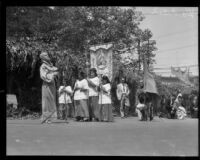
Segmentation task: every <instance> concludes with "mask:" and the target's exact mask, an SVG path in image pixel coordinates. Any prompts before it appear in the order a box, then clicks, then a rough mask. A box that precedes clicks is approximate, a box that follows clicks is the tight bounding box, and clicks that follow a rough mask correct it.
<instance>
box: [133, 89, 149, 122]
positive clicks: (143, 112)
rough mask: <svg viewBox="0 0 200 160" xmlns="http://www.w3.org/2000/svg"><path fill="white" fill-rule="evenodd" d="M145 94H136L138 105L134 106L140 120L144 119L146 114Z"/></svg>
mask: <svg viewBox="0 0 200 160" xmlns="http://www.w3.org/2000/svg"><path fill="white" fill-rule="evenodd" d="M144 99H145V94H144V93H141V94H139V95H138V105H137V106H136V112H137V114H138V118H139V120H140V121H143V120H145V119H146V118H145V117H146V115H147V106H146V105H145V104H144Z"/></svg>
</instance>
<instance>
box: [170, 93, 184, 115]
mask: <svg viewBox="0 0 200 160" xmlns="http://www.w3.org/2000/svg"><path fill="white" fill-rule="evenodd" d="M182 102H183V97H182V94H181V93H179V94H178V96H177V98H176V100H175V101H174V105H173V108H172V111H176V118H177V119H184V118H185V117H186V116H187V113H186V110H185V108H184V107H183V105H182Z"/></svg>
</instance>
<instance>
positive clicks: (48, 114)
mask: <svg viewBox="0 0 200 160" xmlns="http://www.w3.org/2000/svg"><path fill="white" fill-rule="evenodd" d="M40 59H41V60H42V65H41V66H40V78H41V79H42V80H43V84H42V123H44V122H46V123H51V121H52V120H54V119H56V118H57V109H56V86H55V77H56V76H57V75H58V68H56V67H54V66H53V65H52V63H51V59H50V57H49V55H48V53H47V52H42V53H41V54H40Z"/></svg>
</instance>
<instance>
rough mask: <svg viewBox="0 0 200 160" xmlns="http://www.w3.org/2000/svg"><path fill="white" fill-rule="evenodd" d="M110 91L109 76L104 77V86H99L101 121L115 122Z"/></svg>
mask: <svg viewBox="0 0 200 160" xmlns="http://www.w3.org/2000/svg"><path fill="white" fill-rule="evenodd" d="M110 90H111V85H110V81H109V79H108V77H107V76H103V77H102V84H100V86H99V91H100V93H99V105H100V121H104V122H113V113H112V102H111V94H110Z"/></svg>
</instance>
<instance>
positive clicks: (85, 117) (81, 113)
mask: <svg viewBox="0 0 200 160" xmlns="http://www.w3.org/2000/svg"><path fill="white" fill-rule="evenodd" d="M88 90H89V87H88V82H87V80H86V79H85V74H84V72H80V73H79V74H78V79H77V80H76V83H75V86H74V106H75V118H76V121H89V110H88V103H87V100H88Z"/></svg>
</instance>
